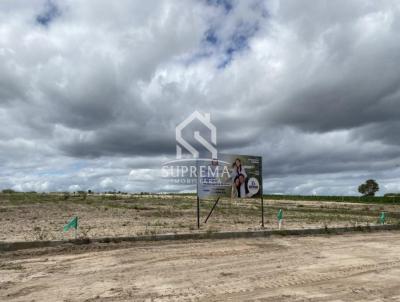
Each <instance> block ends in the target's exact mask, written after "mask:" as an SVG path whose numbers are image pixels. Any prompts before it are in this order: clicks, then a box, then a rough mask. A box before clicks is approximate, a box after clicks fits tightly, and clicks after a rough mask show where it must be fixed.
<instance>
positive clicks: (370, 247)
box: [0, 232, 400, 302]
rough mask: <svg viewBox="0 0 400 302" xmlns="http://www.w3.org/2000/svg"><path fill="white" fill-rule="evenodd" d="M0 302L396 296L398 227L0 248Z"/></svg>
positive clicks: (399, 284)
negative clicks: (308, 234)
mask: <svg viewBox="0 0 400 302" xmlns="http://www.w3.org/2000/svg"><path fill="white" fill-rule="evenodd" d="M0 301H274V302H276V301H318V302H320V301H400V232H384V233H372V234H349V235H345V236H330V237H327V236H316V237H275V238H259V239H240V240H220V241H191V242H190V241H188V242H164V243H136V244H126V245H107V246H106V247H104V246H93V245H92V246H85V247H84V246H81V247H71V248H67V249H65V248H64V249H63V250H57V249H46V250H32V251H20V252H14V253H5V254H1V255H0Z"/></svg>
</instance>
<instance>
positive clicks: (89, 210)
mask: <svg viewBox="0 0 400 302" xmlns="http://www.w3.org/2000/svg"><path fill="white" fill-rule="evenodd" d="M45 197H46V196H45ZM48 198H50V199H51V198H53V197H52V196H51V195H49V196H48ZM54 198H56V197H54ZM212 205H213V202H211V201H208V202H206V201H202V202H201V206H202V208H201V220H202V225H201V230H200V231H202V232H204V231H230V230H256V229H260V222H261V219H260V218H261V216H260V207H259V206H260V201H258V200H240V201H235V202H232V201H231V200H221V201H220V203H219V204H218V206H217V207H216V209H215V211H214V213H213V214H212V216H211V218H210V219H209V221H208V222H207V224H204V223H203V222H204V219H205V218H206V216H207V214H208V212H209V210H210V208H211V207H212ZM279 208H282V209H283V211H284V218H285V221H284V222H285V223H284V227H285V228H290V229H293V228H315V227H325V226H328V227H335V226H354V225H356V224H357V225H365V224H370V225H373V224H376V223H377V220H378V217H379V214H380V212H381V211H383V210H384V211H386V212H387V217H388V221H387V222H388V223H398V222H399V219H400V214H399V213H400V205H377V204H375V205H373V204H361V203H341V202H340V203H338V202H318V201H285V200H282V201H272V200H265V226H266V229H275V228H277V221H276V213H277V211H278V209H279ZM75 215H77V216H79V222H80V223H79V224H80V228H79V234H78V235H79V237H89V238H96V237H105V236H111V237H112V236H134V235H144V234H145V235H149V234H156V233H157V234H160V233H187V232H198V230H197V228H196V200H195V197H190V196H189V197H184V198H183V197H180V196H177V197H175V196H165V197H160V196H150V197H148V198H142V197H140V198H137V197H130V196H125V197H123V198H122V197H118V199H116V200H109V199H107V198H106V199H104V200H103V197H99V196H97V197H95V196H91V197H88V199H87V200H80V199H79V198H75V199H73V198H72V197H71V198H70V199H68V200H65V201H57V202H52V201H48V200H47V201H43V200H40V199H39V198H38V197H37V200H36V201H32V202H31V201H30V200H28V201H26V200H24V201H23V202H19V201H9V200H7V199H4V200H1V199H0V225H1V226H2V229H1V232H0V240H3V241H20V240H57V239H58V240H59V239H68V238H73V236H74V232H73V231H71V232H69V233H63V232H62V228H63V226H64V225H65V223H66V222H67V221H68V220H69V219H70V218H71V217H73V216H75Z"/></svg>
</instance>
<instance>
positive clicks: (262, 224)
mask: <svg viewBox="0 0 400 302" xmlns="http://www.w3.org/2000/svg"><path fill="white" fill-rule="evenodd" d="M261 227H262V228H264V196H263V194H261Z"/></svg>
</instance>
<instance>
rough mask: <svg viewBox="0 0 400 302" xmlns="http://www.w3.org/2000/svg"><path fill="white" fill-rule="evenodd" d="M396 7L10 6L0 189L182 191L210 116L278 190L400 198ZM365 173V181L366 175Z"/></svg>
mask: <svg viewBox="0 0 400 302" xmlns="http://www.w3.org/2000/svg"><path fill="white" fill-rule="evenodd" d="M399 15H400V6H399V4H398V3H397V2H396V1H384V2H376V1H357V0H352V1H337V2H335V3H333V2H331V1H318V2H307V3H303V2H301V3H299V2H297V1H278V0H276V1H261V0H253V1H228V0H225V1H184V2H180V1H179V2H178V1H174V0H171V1H146V3H144V2H143V1H118V2H115V3H114V2H110V1H96V3H95V4H94V3H93V2H91V1H77V0H68V1H56V0H53V1H49V0H47V1H44V0H34V1H30V2H29V3H26V2H25V1H2V2H1V3H0V20H1V21H0V120H1V124H0V125H1V127H0V146H1V149H0V164H1V168H2V169H1V171H2V172H0V187H2V188H6V187H12V188H17V189H19V190H38V191H45V190H54V191H65V190H78V189H77V188H79V189H82V190H86V189H92V190H99V191H102V190H113V189H116V190H129V191H153V190H155V191H169V190H176V189H177V188H176V187H174V186H171V184H166V183H163V182H162V181H161V180H157V169H159V168H160V167H161V164H162V162H164V161H167V160H168V159H171V158H173V157H174V154H175V126H176V125H177V124H179V123H180V122H181V121H182V120H183V119H184V118H185V117H186V116H188V115H189V114H191V113H192V112H193V111H194V110H198V111H200V112H210V113H211V119H212V122H213V123H214V124H215V125H216V127H217V143H218V148H219V151H220V152H233V153H241V154H259V155H262V156H263V158H264V178H265V185H264V186H265V188H266V190H268V192H290V193H294V194H300V193H301V194H314V193H315V194H336V193H337V194H356V193H357V185H358V184H359V183H361V182H362V181H364V180H365V179H366V178H379V181H380V183H381V184H382V185H381V188H382V192H386V191H390V190H397V188H398V186H397V185H396V184H397V183H398V181H399V179H398V178H397V176H396V171H398V166H399V159H400V158H399V155H398V154H399V151H400V150H399V148H400V146H399V141H400V140H399V135H398V133H400V131H399V130H400V124H399V122H398V116H399V113H400V112H399V110H400V109H399V106H398V103H399V97H400V89H399V85H398V83H399V80H400V72H399V71H398V69H397V68H396V66H397V63H398V62H399V60H400V56H399V53H400V51H399V50H400V42H399V41H400V40H399V39H398V37H397V36H398V34H397V33H398V29H399V28H400V23H399V21H398V20H400V18H399ZM364 178H365V179H364Z"/></svg>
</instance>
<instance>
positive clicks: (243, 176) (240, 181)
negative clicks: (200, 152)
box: [197, 154, 262, 198]
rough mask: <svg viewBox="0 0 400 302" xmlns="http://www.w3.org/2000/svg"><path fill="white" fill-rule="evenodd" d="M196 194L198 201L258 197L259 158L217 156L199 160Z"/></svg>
mask: <svg viewBox="0 0 400 302" xmlns="http://www.w3.org/2000/svg"><path fill="white" fill-rule="evenodd" d="M197 165H198V166H197V194H198V196H199V197H200V198H215V197H230V198H260V197H261V194H262V158H261V157H260V156H252V155H235V154H219V156H218V159H212V160H209V159H199V160H198V163H197Z"/></svg>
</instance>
